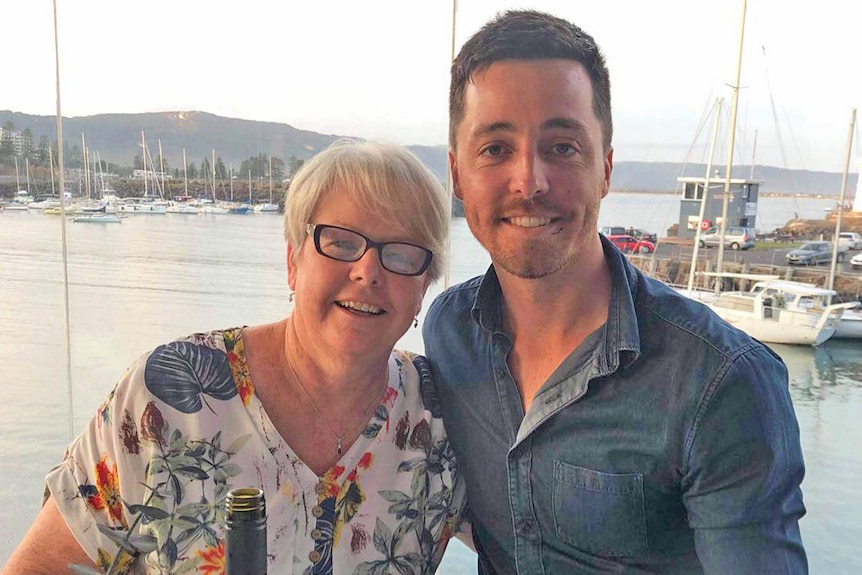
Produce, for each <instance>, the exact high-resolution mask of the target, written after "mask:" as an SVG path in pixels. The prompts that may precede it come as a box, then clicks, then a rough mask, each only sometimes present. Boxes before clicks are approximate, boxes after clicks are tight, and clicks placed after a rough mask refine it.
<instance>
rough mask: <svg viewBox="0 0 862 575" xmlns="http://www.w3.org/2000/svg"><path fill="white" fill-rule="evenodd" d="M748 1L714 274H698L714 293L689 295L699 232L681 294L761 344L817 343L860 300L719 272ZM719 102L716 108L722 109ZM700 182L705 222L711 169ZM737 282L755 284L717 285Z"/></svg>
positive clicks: (802, 285) (805, 286)
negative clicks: (709, 280) (723, 288)
mask: <svg viewBox="0 0 862 575" xmlns="http://www.w3.org/2000/svg"><path fill="white" fill-rule="evenodd" d="M745 12H746V2H745V0H743V2H742V24H741V27H740V38H739V56H738V61H737V69H736V83H735V84H734V86H733V103H732V107H731V119H730V131H729V138H728V141H729V144H728V153H727V168H726V173H725V182H724V194H723V202H722V204H723V205H722V222H721V239H720V241H719V246H718V247H719V251H718V261H717V265H716V269H717V271H716V272H701V275H704V276H707V277H714V278H715V279H716V280H717V281H716V282H715V286H716V287H715V290H714V291H711V292H704V291H693V290H692V286H693V279H694V275H695V271H694V270H695V263H696V258H697V248H698V240H699V235H700V229H701V228H702V226H698V231H697V233H696V237H695V244H694V250H693V252H692V265H691V273H690V276H689V284H688V289H687V290H680V291H681V293H683V294H685V295H686V296H688V297H690V298H692V299H696V300H699V301H701V302H702V303H704V304H705V305H706V306H708V307H709V308H710V309H711V310H712V311H713V312H715V314H716V315H718V316H719V317H721V318H722V319H723V320H725V321H726V322H728V323H730V324H731V325H733V326H734V327H736V328H738V329H740V330H742V331H744V332H745V333H747V334H748V335H750V336H751V337H754V338H756V339H758V340H760V341H763V342H765V343H782V344H795V345H815V346H816V345H820V344H821V343H823V342H825V341H826V340H828V339H829V338H830V337H832V336H833V335H834V334H835V332H836V330H837V329H838V326H839V322H840V321H841V317H842V315H843V314H844V313H845V311H846V310H849V309H853V308H856V307H858V306H859V302H851V303H839V304H832V303H831V302H832V298H833V297H834V296H835V295H837V293H836V292H835V291H834V290H833V289H831V285H830V286H829V288H820V287H816V286H814V285H811V284H806V283H802V282H791V281H781V280H779V279H778V277H777V276H762V275H756V274H735V273H725V272H723V270H722V263H723V259H724V248H725V241H724V235H725V232H726V229H727V208H728V200H729V196H730V184H731V172H732V160H733V146H734V138H735V133H736V117H737V108H738V101H739V83H740V75H741V68H742V46H743V40H744V37H745ZM720 105H721V104H720V102H718V103H717V105H716V107H717V108H720ZM717 124H718V119H717V117H716V129H715V131H714V133H713V144H712V149H711V150H710V160H709V161H710V164H711V162H712V153H713V151H714V145H715V136H716V134H717ZM710 169H711V167H710V166H708V167H707V177H706V181H705V183H704V192H703V197H702V200H701V209H700V222H701V223H702V222H703V215H704V205H705V204H706V201H707V196H708V194H709V170H710ZM728 279H736V280H744V281H755V282H756V283H755V284H754V286H753V287H752V289H751V290H748V291H741V290H740V291H726V292H721V291H720V286H721V285H722V284H723V283H724V280H728Z"/></svg>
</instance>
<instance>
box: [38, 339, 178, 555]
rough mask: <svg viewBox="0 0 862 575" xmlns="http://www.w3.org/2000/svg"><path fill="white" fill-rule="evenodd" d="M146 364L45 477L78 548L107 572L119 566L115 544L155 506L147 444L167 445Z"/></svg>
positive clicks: (129, 375)
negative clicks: (146, 479)
mask: <svg viewBox="0 0 862 575" xmlns="http://www.w3.org/2000/svg"><path fill="white" fill-rule="evenodd" d="M146 359H147V355H145V356H144V357H142V358H140V359H139V360H137V361H136V362H135V363H134V364H133V365H132V366H131V367H130V368H129V370H128V371H126V373H125V374H124V375H123V377H122V378H121V379H120V381H119V383H117V385H116V387H115V388H114V390H113V391H111V393H110V394H109V395H108V397H107V399H106V400H105V401H104V403H102V405H101V406H100V407H99V408H98V410H97V411H96V414H95V415H94V416H93V418H92V419H91V420H90V422H89V423H88V424H87V426H86V428H85V429H84V430H83V431H82V432H81V434H80V435H78V437H76V438H75V439H74V440H73V441H72V443H71V444H70V445H69V446H68V447H67V448H66V452H65V455H64V456H63V460H62V462H60V464H58V465H57V466H56V467H54V469H52V470H51V471H50V472H49V473H48V475H47V477H46V484H47V489H48V490H49V491H50V493H51V495H52V496H53V497H54V500H55V501H56V503H57V507H58V508H59V510H60V513H61V515H62V516H63V519H64V520H65V521H66V524H67V525H68V526H69V529H70V530H71V532H72V534H73V535H74V536H75V538H76V539H77V541H78V544H79V545H80V546H81V548H82V549H83V550H84V551H85V552H86V553H87V555H88V556H89V557H90V558H91V559H92V560H93V561H95V562H96V563H97V564H98V565H99V566H100V567H102V568H103V569H104V568H107V567H108V566H109V565H110V564H111V562H112V561H113V560H114V555H115V554H116V552H117V550H118V548H119V547H118V544H117V543H116V542H115V541H119V540H122V539H123V538H125V537H127V536H129V535H128V534H129V533H130V532H134V530H135V528H136V527H137V524H138V523H140V521H141V520H142V519H144V516H145V515H146V513H147V511H146V509H147V508H146V507H140V506H141V505H144V506H147V505H148V504H149V503H151V502H150V498H151V497H152V495H151V494H152V493H153V491H151V490H148V489H147V488H146V486H145V485H144V483H145V482H144V481H143V480H142V478H144V477H147V474H148V472H149V470H150V461H149V458H147V457H146V456H145V455H144V453H147V452H149V450H144V449H142V444H144V445H146V444H147V443H158V442H164V441H165V438H164V437H162V435H163V430H164V429H165V425H164V420H163V419H162V417H161V414H160V413H159V411H158V409H157V408H156V407H155V403H154V402H153V401H152V397H151V396H150V394H149V392H148V391H147V389H146V386H145V385H144V371H145V366H146ZM129 506H132V509H134V510H135V511H136V513H135V514H134V515H132V514H131V513H130V512H129ZM142 510H144V512H142ZM150 513H157V510H153V511H150ZM112 539H113V540H112ZM124 555H126V554H124ZM121 561H122V562H128V561H130V557H129V556H128V555H126V556H125V557H123V558H121Z"/></svg>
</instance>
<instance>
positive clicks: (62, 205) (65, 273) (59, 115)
mask: <svg viewBox="0 0 862 575" xmlns="http://www.w3.org/2000/svg"><path fill="white" fill-rule="evenodd" d="M52 4H53V8H54V64H55V71H56V74H55V79H56V91H57V171H58V173H59V178H60V198H61V199H60V243H61V244H62V246H63V303H64V308H63V311H64V314H65V315H64V319H65V322H64V328H65V344H66V350H65V351H66V388H67V391H68V397H67V401H68V402H69V438H70V439H71V438H73V437H74V436H75V423H74V420H75V410H74V403H73V401H72V336H71V330H70V328H69V324H70V321H69V263H68V257H67V256H68V252H67V249H66V207H65V204H66V202H65V198H66V194H65V190H66V188H65V182H64V180H63V178H64V176H63V115H62V113H61V112H60V45H59V40H58V34H57V0H53V2H52ZM16 166H17V164H16ZM119 556H120V554H119V553H117V557H119Z"/></svg>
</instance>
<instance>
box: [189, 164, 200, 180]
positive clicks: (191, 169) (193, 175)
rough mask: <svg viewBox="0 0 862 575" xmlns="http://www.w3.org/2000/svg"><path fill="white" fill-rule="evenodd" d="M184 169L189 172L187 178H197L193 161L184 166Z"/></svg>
mask: <svg viewBox="0 0 862 575" xmlns="http://www.w3.org/2000/svg"><path fill="white" fill-rule="evenodd" d="M186 170H187V171H188V173H189V178H191V179H192V180H194V179H195V178H197V177H198V169H197V168H196V167H195V163H194V162H192V163H191V164H189V167H188V168H186Z"/></svg>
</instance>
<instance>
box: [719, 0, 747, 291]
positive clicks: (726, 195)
mask: <svg viewBox="0 0 862 575" xmlns="http://www.w3.org/2000/svg"><path fill="white" fill-rule="evenodd" d="M746 8H747V0H742V23H741V24H740V26H739V54H738V57H737V61H736V82H734V83H733V100H732V103H731V106H730V134H729V138H728V144H727V173H725V174H724V197H723V198H722V202H721V233H720V234H719V242H718V260H717V261H716V264H715V271H716V272H718V273H719V274H720V273H721V272H722V268H723V267H724V236H725V235H726V234H727V205H728V203H729V202H730V180H731V173H732V172H733V145H734V143H735V141H736V113H737V108H738V107H739V78H740V76H741V75H742V45H743V41H744V40H745V10H746ZM720 289H721V282H717V283H716V285H715V291H716V293H718V292H719V290H720Z"/></svg>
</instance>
